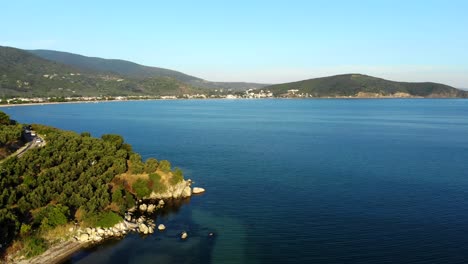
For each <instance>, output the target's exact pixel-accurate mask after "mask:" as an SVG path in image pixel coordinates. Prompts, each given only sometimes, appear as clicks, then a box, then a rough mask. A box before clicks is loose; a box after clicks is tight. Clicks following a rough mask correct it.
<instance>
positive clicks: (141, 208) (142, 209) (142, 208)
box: [139, 204, 148, 212]
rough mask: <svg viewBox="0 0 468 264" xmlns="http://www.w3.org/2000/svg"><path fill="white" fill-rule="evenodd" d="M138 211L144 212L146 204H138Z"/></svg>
mask: <svg viewBox="0 0 468 264" xmlns="http://www.w3.org/2000/svg"><path fill="white" fill-rule="evenodd" d="M139 208H140V211H142V212H146V210H147V209H148V206H147V205H146V204H140V207H139Z"/></svg>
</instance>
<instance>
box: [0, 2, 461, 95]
mask: <svg viewBox="0 0 468 264" xmlns="http://www.w3.org/2000/svg"><path fill="white" fill-rule="evenodd" d="M467 9H468V2H466V1H450V2H447V1H411V2H410V3H408V2H407V1H401V0H397V1H354V2H351V1H288V2H286V1H263V0H262V1H245V0H242V1H235V2H230V3H226V2H219V1H196V2H191V1H177V2H156V1H154V2H153V1H140V2H139V4H138V5H135V4H132V3H124V2H119V1H112V2H110V1H102V2H97V3H95V2H92V1H80V2H76V3H74V4H73V5H70V4H69V3H68V4H67V3H65V2H62V1H49V2H47V4H45V3H42V2H36V1H27V0H24V1H15V2H5V3H3V10H4V11H5V12H3V14H2V16H1V17H0V23H1V24H2V25H3V30H2V36H0V45H4V46H12V47H17V48H22V49H51V50H59V51H66V52H71V53H76V54H81V55H85V56H92V57H102V58H109V59H124V60H129V61H132V62H136V63H139V64H143V65H148V66H155V67H162V68H168V69H172V70H177V71H181V72H184V73H186V74H190V75H193V76H197V77H200V78H204V79H206V80H210V81H246V82H259V83H282V82H291V81H299V80H304V79H310V78H316V77H323V76H328V75H335V74H344V73H362V74H367V75H372V76H376V77H381V78H385V79H389V80H396V81H431V82H439V83H445V84H448V85H452V86H454V87H457V88H468V52H467V51H466V47H467V46H468V35H467V34H465V32H466V31H467V25H468V17H466V16H465V14H464V12H465V10H467Z"/></svg>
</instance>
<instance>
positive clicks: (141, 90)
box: [0, 46, 203, 97]
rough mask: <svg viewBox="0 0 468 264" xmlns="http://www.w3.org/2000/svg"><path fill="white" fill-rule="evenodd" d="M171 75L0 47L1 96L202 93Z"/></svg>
mask: <svg viewBox="0 0 468 264" xmlns="http://www.w3.org/2000/svg"><path fill="white" fill-rule="evenodd" d="M201 92H203V90H201V89H196V88H193V87H191V86H190V85H187V84H186V83H183V82H181V81H178V80H176V79H173V78H170V77H151V78H145V79H138V78H128V77H126V76H121V75H118V74H114V73H103V72H96V71H91V70H84V69H78V68H76V67H72V66H69V65H64V64H61V63H58V62H55V61H50V60H47V59H44V58H40V57H38V56H35V55H34V54H32V53H30V52H26V51H24V50H20V49H16V48H10V47H1V46H0V96H2V97H4V96H7V97H13V96H23V97H45V96H100V95H104V96H105V95H113V96H118V95H182V94H185V93H188V94H190V93H201Z"/></svg>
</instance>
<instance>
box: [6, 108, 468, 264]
mask: <svg viewBox="0 0 468 264" xmlns="http://www.w3.org/2000/svg"><path fill="white" fill-rule="evenodd" d="M2 110H3V111H5V112H6V113H8V114H9V115H10V116H11V117H12V118H13V119H16V120H18V121H19V122H22V123H42V124H47V125H51V126H56V127H59V128H62V129H68V130H73V131H77V132H84V131H88V132H90V133H91V134H92V135H93V136H100V135H102V134H106V133H116V134H120V135H122V136H123V137H124V138H125V140H126V141H127V142H128V143H130V144H131V145H132V146H133V149H134V150H135V151H136V152H139V153H140V154H141V155H142V156H143V158H144V159H146V158H149V157H155V158H157V159H168V160H170V161H172V163H173V166H176V167H180V168H181V169H182V170H183V171H184V172H185V175H186V178H191V179H193V180H194V181H195V182H196V184H195V185H199V186H202V187H205V188H206V189H207V192H206V193H205V194H203V195H200V196H195V197H192V199H191V200H190V201H189V202H188V203H185V204H183V205H181V207H180V208H179V209H178V211H177V212H171V213H168V214H166V215H164V216H161V217H159V218H158V219H157V222H158V223H159V222H161V223H165V224H166V225H167V227H168V230H167V232H164V233H156V234H153V235H151V236H147V237H141V236H140V235H137V234H131V235H128V236H127V237H126V238H124V239H122V240H118V241H109V242H107V243H104V244H102V245H99V246H97V247H95V248H91V249H88V250H83V251H81V252H78V253H76V254H75V255H74V256H72V258H71V259H70V260H68V263H154V262H155V261H157V262H160V263H464V262H465V260H466V259H467V258H468V253H467V252H468V238H467V237H466V235H465V234H466V232H467V231H468V222H467V221H466V219H467V218H468V210H467V208H468V199H466V198H467V197H468V177H467V176H468V174H467V171H468V163H467V162H466V161H467V159H468V136H467V135H468V100H463V99H446V100H444V99H401V100H399V99H380V100H379V99H375V100H365V99H363V100H346V99H330V100H327V99H320V100H171V101H162V100H159V101H135V102H108V103H97V104H59V105H37V106H19V107H11V108H3V109H2ZM182 230H187V231H188V233H189V239H188V240H187V241H180V240H179V239H178V233H180V232H181V231H182ZM210 232H214V233H215V234H216V236H215V237H214V238H209V237H208V233H210Z"/></svg>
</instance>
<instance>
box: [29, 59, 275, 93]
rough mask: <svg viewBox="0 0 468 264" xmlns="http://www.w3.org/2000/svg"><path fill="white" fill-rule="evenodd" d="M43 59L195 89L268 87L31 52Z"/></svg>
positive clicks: (164, 70) (88, 69) (125, 64)
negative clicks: (169, 80) (166, 79)
mask: <svg viewBox="0 0 468 264" xmlns="http://www.w3.org/2000/svg"><path fill="white" fill-rule="evenodd" d="M29 52H31V53H33V54H34V55H37V56H39V57H41V58H44V59H47V60H51V61H55V62H58V63H62V64H65V65H69V66H72V67H75V68H77V69H80V70H82V71H91V72H99V73H106V74H109V73H111V74H118V75H121V76H125V77H127V78H136V79H145V78H152V77H170V78H173V79H176V80H178V81H180V82H184V83H186V84H188V85H191V86H194V87H201V88H208V89H226V90H229V89H231V90H236V91H238V90H247V89H257V88H262V87H264V86H266V84H260V83H246V82H210V81H206V80H203V79H200V78H197V77H194V76H190V75H187V74H184V73H181V72H178V71H173V70H168V69H164V68H157V67H150V66H144V65H140V64H137V63H134V62H130V61H125V60H116V59H103V58H97V57H87V56H83V55H79V54H73V53H69V52H61V51H54V50H29Z"/></svg>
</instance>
